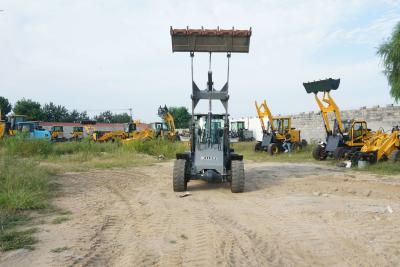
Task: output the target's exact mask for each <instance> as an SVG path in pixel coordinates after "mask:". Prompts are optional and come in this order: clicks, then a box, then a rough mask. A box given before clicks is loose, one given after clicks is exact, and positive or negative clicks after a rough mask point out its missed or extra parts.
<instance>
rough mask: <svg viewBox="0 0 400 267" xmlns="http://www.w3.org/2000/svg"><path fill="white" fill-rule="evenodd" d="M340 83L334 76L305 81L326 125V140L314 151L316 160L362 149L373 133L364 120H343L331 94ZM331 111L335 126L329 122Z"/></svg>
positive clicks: (307, 90)
mask: <svg viewBox="0 0 400 267" xmlns="http://www.w3.org/2000/svg"><path fill="white" fill-rule="evenodd" d="M339 84H340V79H332V78H330V79H325V80H319V81H314V82H307V83H303V86H304V88H305V89H306V92H307V93H308V94H311V93H313V94H314V96H315V100H316V101H317V104H318V107H319V109H320V111H321V115H322V119H323V121H324V125H325V131H326V141H325V142H320V143H319V144H318V145H317V146H316V147H315V149H314V151H313V157H314V159H316V160H325V159H326V158H327V157H333V158H335V159H337V160H339V159H344V158H346V157H347V154H348V153H353V152H357V151H360V149H361V147H363V146H364V144H365V143H366V141H367V140H368V139H369V138H370V137H371V136H372V135H373V133H372V132H371V130H370V129H368V127H367V123H366V122H365V121H364V120H347V121H342V118H341V116H340V109H339V107H338V106H337V105H336V103H335V101H334V100H333V98H332V96H331V95H330V92H331V91H332V90H337V89H338V88H339ZM319 93H322V96H321V95H320V94H319ZM329 113H333V114H334V123H333V127H331V124H330V122H329V118H328V114H329Z"/></svg>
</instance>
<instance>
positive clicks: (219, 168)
mask: <svg viewBox="0 0 400 267" xmlns="http://www.w3.org/2000/svg"><path fill="white" fill-rule="evenodd" d="M170 33H171V39H172V51H173V52H188V53H189V55H190V59H191V74H192V83H191V85H192V96H191V98H192V112H191V127H190V131H191V135H190V151H188V152H185V153H178V154H176V160H175V162H174V169H173V175H172V184H173V190H174V191H175V192H181V191H185V190H187V184H188V182H189V181H191V180H195V179H202V180H205V181H210V182H212V181H218V182H230V185H231V191H232V192H233V193H241V192H243V191H244V186H245V173H244V164H243V156H242V155H239V154H236V153H235V152H234V151H233V149H231V147H230V138H229V126H230V125H229V114H228V100H229V94H228V91H229V90H228V88H229V63H230V58H231V55H232V53H248V52H249V46H250V36H251V34H252V32H251V28H250V30H235V29H234V28H232V29H229V30H223V29H219V28H217V29H204V28H201V29H190V28H186V29H173V28H172V27H171V30H170ZM197 52H200V53H201V52H204V53H208V55H209V68H208V80H207V85H206V88H205V89H203V90H200V89H199V87H198V86H197V84H196V82H195V81H194V78H193V60H194V55H195V53H197ZM213 53H225V54H226V56H227V69H228V70H227V81H226V83H225V85H224V86H223V87H222V89H221V90H216V89H215V87H214V81H213V78H212V69H211V66H212V62H211V59H212V54H213ZM201 100H206V101H208V112H205V113H197V112H195V110H196V107H197V105H198V103H199V102H200V101H201ZM218 100H219V101H220V102H221V103H222V106H223V108H224V110H225V112H224V113H218V114H217V113H214V112H213V103H214V102H215V101H218Z"/></svg>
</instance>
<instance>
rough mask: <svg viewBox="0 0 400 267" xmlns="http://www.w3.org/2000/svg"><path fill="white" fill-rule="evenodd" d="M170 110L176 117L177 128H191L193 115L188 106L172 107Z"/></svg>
mask: <svg viewBox="0 0 400 267" xmlns="http://www.w3.org/2000/svg"><path fill="white" fill-rule="evenodd" d="M168 110H169V112H170V113H171V114H172V116H173V117H174V120H175V127H176V128H177V129H186V128H189V126H190V118H191V115H190V113H189V111H188V109H187V108H186V107H170V108H169V109H168Z"/></svg>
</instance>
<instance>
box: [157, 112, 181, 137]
mask: <svg viewBox="0 0 400 267" xmlns="http://www.w3.org/2000/svg"><path fill="white" fill-rule="evenodd" d="M158 116H160V117H161V119H162V120H163V122H164V123H161V127H159V128H158V129H157V132H156V136H161V137H163V138H168V140H171V141H175V140H177V139H179V136H178V134H177V131H176V128H175V119H174V116H172V114H171V113H170V112H169V111H168V108H167V106H166V105H165V106H164V107H161V106H160V107H159V108H158Z"/></svg>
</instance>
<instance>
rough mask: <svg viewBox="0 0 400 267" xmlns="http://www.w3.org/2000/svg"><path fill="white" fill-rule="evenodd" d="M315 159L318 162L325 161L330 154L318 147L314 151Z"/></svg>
mask: <svg viewBox="0 0 400 267" xmlns="http://www.w3.org/2000/svg"><path fill="white" fill-rule="evenodd" d="M312 155H313V158H314V159H316V160H325V159H326V157H327V156H328V154H327V153H326V151H325V148H324V147H323V146H320V145H318V146H316V147H315V148H314V150H313V153H312Z"/></svg>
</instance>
